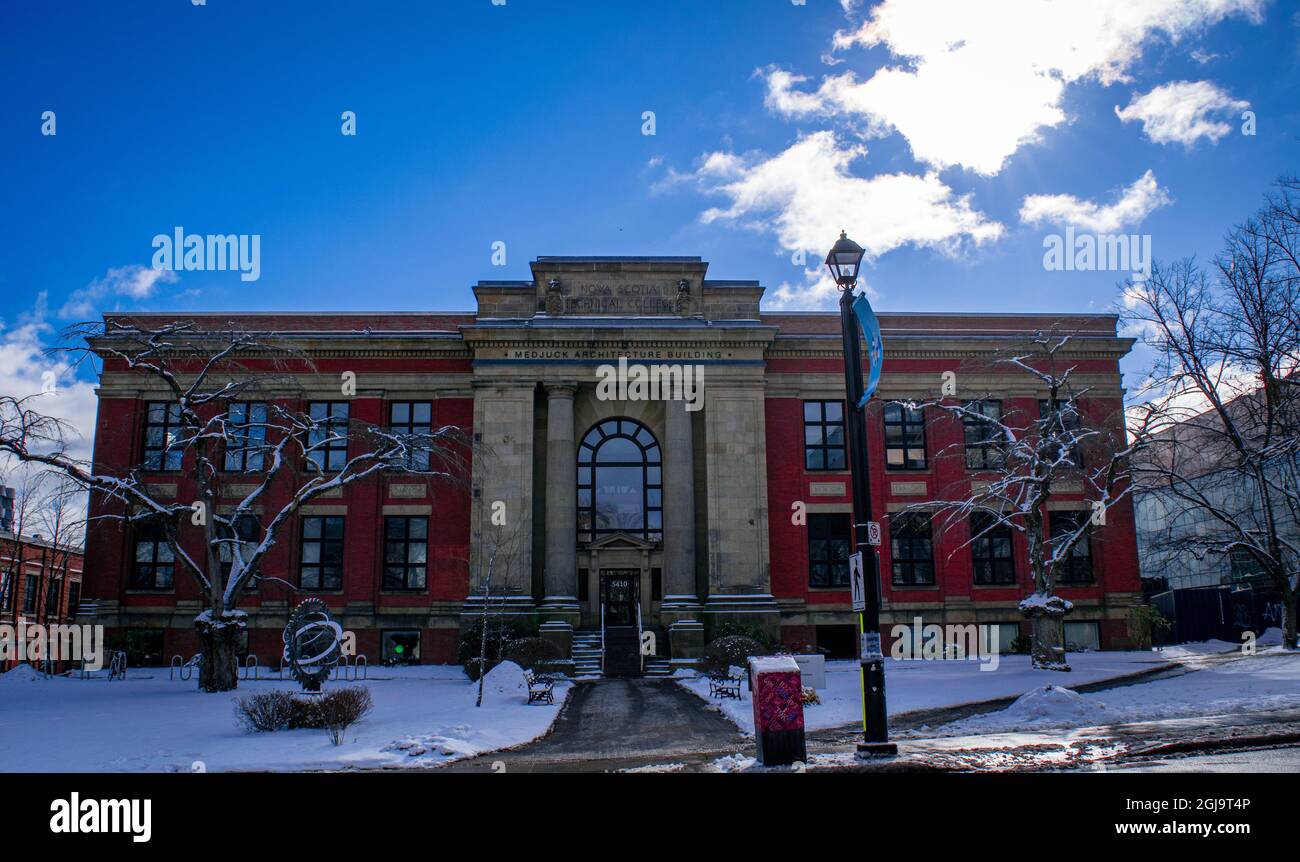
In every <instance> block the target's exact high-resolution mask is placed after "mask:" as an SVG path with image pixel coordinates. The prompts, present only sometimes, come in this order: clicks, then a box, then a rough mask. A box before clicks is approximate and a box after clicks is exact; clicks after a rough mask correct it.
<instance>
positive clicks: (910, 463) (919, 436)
mask: <svg viewBox="0 0 1300 862" xmlns="http://www.w3.org/2000/svg"><path fill="white" fill-rule="evenodd" d="M885 466H886V467H887V468H888V469H890V470H924V469H925V413H924V411H922V410H921V409H920V408H919V407H917V408H913V407H907V406H905V405H903V404H898V403H896V402H895V403H892V404H886V405H885Z"/></svg>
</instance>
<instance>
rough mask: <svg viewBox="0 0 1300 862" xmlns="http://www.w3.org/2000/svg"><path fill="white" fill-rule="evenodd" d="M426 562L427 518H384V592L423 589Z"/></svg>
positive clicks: (427, 545)
mask: <svg viewBox="0 0 1300 862" xmlns="http://www.w3.org/2000/svg"><path fill="white" fill-rule="evenodd" d="M428 559H429V520H428V519H427V518H422V517H421V518H408V517H402V516H390V517H387V518H384V589H386V590H422V589H424V584H425V573H426V566H427V565H428Z"/></svg>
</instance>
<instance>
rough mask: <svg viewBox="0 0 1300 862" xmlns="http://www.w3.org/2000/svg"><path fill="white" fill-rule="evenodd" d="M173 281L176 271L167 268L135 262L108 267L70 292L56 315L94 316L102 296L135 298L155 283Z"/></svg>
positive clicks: (151, 290)
mask: <svg viewBox="0 0 1300 862" xmlns="http://www.w3.org/2000/svg"><path fill="white" fill-rule="evenodd" d="M177 280H178V277H177V275H176V273H175V272H173V271H171V270H168V269H153V268H152V267H147V266H140V265H139V264H128V265H126V266H117V267H111V268H110V269H109V270H108V272H107V273H105V274H104V277H103V278H97V279H95V280H94V281H92V282H91V283H90V284H88V285H86V286H85V287H83V288H81V289H80V290H76V291H73V293H72V295H71V296H69V297H68V301H67V302H65V303H64V304H63V307H62V308H61V309H59V317H61V318H64V319H65V320H67V319H83V320H84V319H87V318H90V317H92V316H94V315H95V313H96V312H97V311H98V310H99V303H100V302H101V301H102V300H103V299H105V298H106V297H112V296H117V297H126V298H127V299H133V300H136V301H139V300H142V299H148V298H149V297H151V296H153V294H154V290H155V289H156V288H157V287H158V285H159V284H175V283H176V281H177Z"/></svg>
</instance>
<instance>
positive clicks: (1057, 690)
mask: <svg viewBox="0 0 1300 862" xmlns="http://www.w3.org/2000/svg"><path fill="white" fill-rule="evenodd" d="M1105 709H1106V704H1104V703H1097V704H1092V703H1090V702H1089V701H1087V700H1085V699H1084V697H1083V695H1081V694H1079V693H1078V692H1077V691H1074V690H1072V689H1068V688H1063V687H1062V686H1059V685H1045V686H1043V687H1042V688H1036V689H1034V690H1033V691H1029V692H1025V693H1024V694H1022V695H1020V697H1018V698H1016V702H1015V703H1013V704H1011V706H1009V707H1007V708H1006V709H1005V710H1003V711H1002V712H1001V713H1000V715H1001V716H1002V717H1003V718H1005V719H1006V720H1007V721H1009V722H1015V723H1016V724H1018V725H1035V724H1043V725H1052V726H1055V725H1060V724H1076V723H1078V722H1080V721H1084V720H1092V719H1094V718H1097V717H1098V716H1097V715H1096V713H1097V712H1100V711H1105Z"/></svg>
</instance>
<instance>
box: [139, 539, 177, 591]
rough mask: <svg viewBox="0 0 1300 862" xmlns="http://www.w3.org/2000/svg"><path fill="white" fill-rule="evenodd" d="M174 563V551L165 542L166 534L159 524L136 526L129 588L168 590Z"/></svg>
mask: <svg viewBox="0 0 1300 862" xmlns="http://www.w3.org/2000/svg"><path fill="white" fill-rule="evenodd" d="M175 565H176V556H175V553H174V552H173V551H172V546H171V545H169V544H168V543H167V534H166V532H165V531H164V530H163V527H162V525H161V524H157V523H152V524H144V525H141V526H139V527H137V528H136V530H135V565H134V566H133V567H132V569H131V582H130V588H131V589H133V590H170V589H171V588H172V576H173V572H174V570H175Z"/></svg>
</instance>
